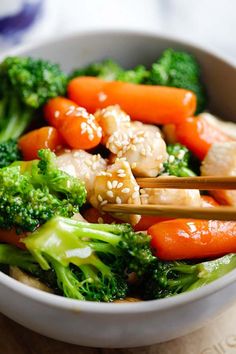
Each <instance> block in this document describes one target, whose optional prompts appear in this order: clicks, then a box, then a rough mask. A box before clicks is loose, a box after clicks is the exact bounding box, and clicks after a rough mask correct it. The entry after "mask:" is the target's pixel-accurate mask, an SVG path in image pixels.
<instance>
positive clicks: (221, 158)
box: [201, 142, 236, 206]
mask: <svg viewBox="0 0 236 354" xmlns="http://www.w3.org/2000/svg"><path fill="white" fill-rule="evenodd" d="M201 174H202V175H203V176H229V177H230V176H236V142H226V143H216V144H213V145H212V146H211V148H210V149H209V151H208V153H207V155H206V157H205V159H204V160H203V161H202V166H201ZM211 194H212V195H213V196H214V197H215V198H216V199H217V200H218V201H219V202H221V203H223V204H229V205H232V206H236V191H226V190H215V191H211Z"/></svg>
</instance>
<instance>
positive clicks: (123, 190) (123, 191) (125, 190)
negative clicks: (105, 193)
mask: <svg viewBox="0 0 236 354" xmlns="http://www.w3.org/2000/svg"><path fill="white" fill-rule="evenodd" d="M121 192H122V193H125V194H127V193H129V192H130V189H129V188H124V189H122V191H121Z"/></svg>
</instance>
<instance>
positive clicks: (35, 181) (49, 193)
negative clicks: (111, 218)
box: [0, 150, 86, 232]
mask: <svg viewBox="0 0 236 354" xmlns="http://www.w3.org/2000/svg"><path fill="white" fill-rule="evenodd" d="M39 157H40V158H41V160H34V161H30V162H24V161H22V162H15V163H13V164H12V165H10V166H7V167H4V168H2V169H1V170H0V228H3V229H11V228H15V229H16V230H18V231H19V232H21V231H33V230H34V229H35V228H36V227H38V226H39V225H41V224H43V223H44V222H46V221H47V220H48V219H50V218H51V217H53V216H54V215H62V216H67V217H71V216H72V215H73V214H74V213H76V212H78V210H79V207H80V206H81V205H82V204H83V203H84V202H85V199H86V190H85V186H84V183H83V182H82V181H80V180H78V179H77V178H74V177H71V176H69V175H68V174H67V173H65V172H63V171H60V170H59V169H58V168H57V166H56V161H55V159H56V156H55V154H54V153H52V152H51V151H50V150H40V151H39Z"/></svg>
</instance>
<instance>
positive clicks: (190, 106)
mask: <svg viewBox="0 0 236 354" xmlns="http://www.w3.org/2000/svg"><path fill="white" fill-rule="evenodd" d="M68 96H69V98H70V99H71V100H73V101H74V102H76V103H77V104H79V105H81V106H82V107H85V108H86V109H87V110H88V111H89V112H92V113H94V112H95V111H96V109H98V108H104V107H107V106H109V105H113V104H119V105H120V106H121V108H122V109H123V110H124V111H125V112H126V113H128V114H129V115H130V116H131V118H132V119H134V120H140V121H142V122H144V123H153V124H168V123H180V122H182V121H183V120H185V119H186V118H187V117H189V116H191V115H193V114H194V112H195V110H196V96H195V94H194V93H193V92H191V91H188V90H184V89H179V88H173V87H164V86H151V85H136V84H131V83H127V82H118V81H113V82H108V81H104V80H101V79H99V78H96V77H78V78H75V79H73V80H72V81H71V82H70V83H69V85H68Z"/></svg>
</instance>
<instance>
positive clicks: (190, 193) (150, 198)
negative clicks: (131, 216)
mask: <svg viewBox="0 0 236 354" xmlns="http://www.w3.org/2000/svg"><path fill="white" fill-rule="evenodd" d="M140 193H141V203H142V204H163V205H181V206H190V207H198V206H201V205H202V200H201V196H200V193H199V190H193V189H159V188H143V189H141V191H140Z"/></svg>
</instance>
